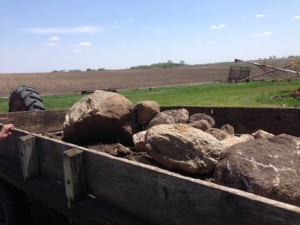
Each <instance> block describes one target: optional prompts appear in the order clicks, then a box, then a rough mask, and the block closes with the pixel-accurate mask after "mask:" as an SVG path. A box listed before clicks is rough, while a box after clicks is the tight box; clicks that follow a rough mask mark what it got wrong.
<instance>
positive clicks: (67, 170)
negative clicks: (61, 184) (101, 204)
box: [63, 148, 87, 208]
mask: <svg viewBox="0 0 300 225" xmlns="http://www.w3.org/2000/svg"><path fill="white" fill-rule="evenodd" d="M63 163H64V176H65V188H66V196H67V199H68V202H67V204H68V207H69V208H71V202H75V201H78V200H80V199H82V198H83V197H84V196H85V195H86V192H87V184H86V173H85V160H84V151H82V150H79V149H76V148H74V149H71V150H68V151H65V152H64V153H63Z"/></svg>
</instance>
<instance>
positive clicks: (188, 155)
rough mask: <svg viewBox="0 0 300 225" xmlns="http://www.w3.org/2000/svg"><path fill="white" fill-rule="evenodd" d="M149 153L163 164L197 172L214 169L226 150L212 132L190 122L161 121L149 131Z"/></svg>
mask: <svg viewBox="0 0 300 225" xmlns="http://www.w3.org/2000/svg"><path fill="white" fill-rule="evenodd" d="M146 149H147V152H148V154H149V155H150V156H151V157H152V158H153V159H155V160H156V161H157V162H158V163H159V164H161V165H162V166H164V167H166V168H168V169H174V170H181V171H186V172H189V173H195V174H209V173H212V172H213V171H214V168H215V165H216V163H217V161H218V160H219V157H220V154H221V152H222V150H223V146H222V144H221V143H220V142H219V141H218V140H217V139H216V138H214V137H213V136H212V135H210V134H207V133H205V132H203V131H201V130H199V129H196V128H193V127H190V126H188V125H186V124H169V125H158V126H154V127H152V128H150V129H149V130H148V131H147V134H146Z"/></svg>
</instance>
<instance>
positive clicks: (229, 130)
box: [221, 124, 234, 136]
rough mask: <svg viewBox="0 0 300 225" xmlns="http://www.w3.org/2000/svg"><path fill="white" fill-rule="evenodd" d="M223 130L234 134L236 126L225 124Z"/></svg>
mask: <svg viewBox="0 0 300 225" xmlns="http://www.w3.org/2000/svg"><path fill="white" fill-rule="evenodd" d="M221 130H223V131H225V132H226V133H227V134H229V135H232V136H233V135H234V128H233V126H231V125H230V124H225V125H223V126H222V127H221Z"/></svg>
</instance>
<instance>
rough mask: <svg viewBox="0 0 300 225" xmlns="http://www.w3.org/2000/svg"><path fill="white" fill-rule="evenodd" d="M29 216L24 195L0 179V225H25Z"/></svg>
mask: <svg viewBox="0 0 300 225" xmlns="http://www.w3.org/2000/svg"><path fill="white" fill-rule="evenodd" d="M29 215H30V213H29V206H28V202H27V200H26V195H25V193H24V192H22V191H20V190H18V189H17V188H15V187H14V186H12V185H11V184H9V183H7V182H5V181H3V180H1V179H0V225H27V224H29Z"/></svg>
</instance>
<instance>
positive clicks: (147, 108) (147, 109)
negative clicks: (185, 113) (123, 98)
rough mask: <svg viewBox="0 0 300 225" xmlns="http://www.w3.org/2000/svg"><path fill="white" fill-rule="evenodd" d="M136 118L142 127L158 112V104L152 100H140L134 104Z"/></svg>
mask: <svg viewBox="0 0 300 225" xmlns="http://www.w3.org/2000/svg"><path fill="white" fill-rule="evenodd" d="M136 109H137V120H138V122H139V123H140V125H141V126H142V127H145V126H146V125H147V124H148V123H149V122H150V121H151V120H152V119H153V118H154V117H155V116H156V115H157V114H158V113H159V112H160V106H159V104H158V103H157V102H154V101H141V102H138V103H137V105H136Z"/></svg>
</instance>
